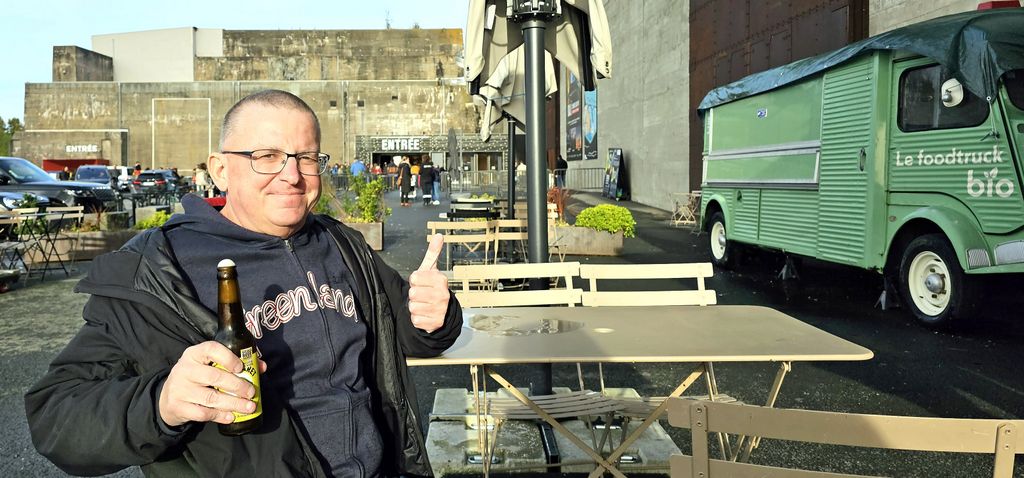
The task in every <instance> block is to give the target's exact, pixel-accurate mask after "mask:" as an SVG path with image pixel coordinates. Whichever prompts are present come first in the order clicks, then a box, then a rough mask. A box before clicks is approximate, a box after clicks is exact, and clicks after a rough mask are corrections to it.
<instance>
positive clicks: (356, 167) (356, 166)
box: [348, 159, 366, 177]
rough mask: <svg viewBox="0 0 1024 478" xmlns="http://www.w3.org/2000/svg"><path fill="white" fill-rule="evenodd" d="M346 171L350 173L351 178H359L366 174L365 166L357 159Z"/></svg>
mask: <svg viewBox="0 0 1024 478" xmlns="http://www.w3.org/2000/svg"><path fill="white" fill-rule="evenodd" d="M348 170H349V172H350V173H352V176H353V177H355V176H360V175H362V174H363V173H365V172H366V165H365V164H363V162H362V161H360V160H358V159H357V160H355V161H352V166H349V168H348Z"/></svg>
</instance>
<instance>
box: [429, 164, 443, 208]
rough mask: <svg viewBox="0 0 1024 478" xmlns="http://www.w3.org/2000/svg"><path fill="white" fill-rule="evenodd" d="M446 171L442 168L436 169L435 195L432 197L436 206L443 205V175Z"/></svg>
mask: <svg viewBox="0 0 1024 478" xmlns="http://www.w3.org/2000/svg"><path fill="white" fill-rule="evenodd" d="M443 171H444V170H443V169H441V168H440V167H435V168H434V194H433V195H431V197H432V198H434V205H435V206H437V205H438V204H441V173H442V172H443Z"/></svg>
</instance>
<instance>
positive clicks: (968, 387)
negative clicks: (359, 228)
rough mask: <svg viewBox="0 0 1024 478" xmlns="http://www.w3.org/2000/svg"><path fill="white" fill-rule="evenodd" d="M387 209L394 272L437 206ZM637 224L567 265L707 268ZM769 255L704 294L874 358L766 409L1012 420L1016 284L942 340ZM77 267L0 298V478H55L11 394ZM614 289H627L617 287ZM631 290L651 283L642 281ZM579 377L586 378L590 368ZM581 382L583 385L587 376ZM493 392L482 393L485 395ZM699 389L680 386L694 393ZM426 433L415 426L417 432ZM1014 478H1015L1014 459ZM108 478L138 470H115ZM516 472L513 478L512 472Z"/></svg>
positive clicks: (630, 369) (774, 451)
mask: <svg viewBox="0 0 1024 478" xmlns="http://www.w3.org/2000/svg"><path fill="white" fill-rule="evenodd" d="M386 199H387V200H388V202H389V204H390V205H391V207H393V209H394V214H393V215H392V216H391V217H390V218H389V219H388V221H387V224H386V225H385V250H384V251H383V252H382V253H381V255H382V256H383V257H384V259H385V260H386V261H387V262H388V263H389V264H390V265H392V267H394V268H395V269H397V270H398V271H400V272H402V273H403V274H405V275H407V274H408V273H410V272H412V271H413V270H414V269H415V268H416V267H417V266H418V265H419V263H420V260H421V259H422V257H423V253H424V252H425V250H426V228H425V223H426V221H427V220H433V219H436V217H437V214H438V213H439V212H443V211H444V210H446V209H447V207H446V205H447V204H446V203H443V204H442V205H440V206H424V205H422V203H420V202H415V203H414V206H412V207H407V208H403V207H399V206H398V204H397V202H398V196H397V193H396V192H390V193H388V194H387V195H386ZM599 202H609V201H607V200H604V199H602V198H599V197H597V196H596V195H593V194H577V195H576V196H575V197H574V198H572V199H571V200H570V207H569V212H570V215H571V214H573V213H578V212H579V210H581V209H582V208H583V207H586V206H587V205H589V204H594V203H599ZM621 205H624V206H626V207H628V208H630V209H631V210H632V211H633V213H634V217H635V218H636V219H637V222H638V226H637V233H638V237H637V238H633V239H628V240H627V241H626V246H625V250H624V251H623V254H622V255H621V256H618V257H573V256H569V257H567V258H566V260H570V259H571V260H579V261H581V262H594V263H637V264H643V263H659V262H695V261H707V260H708V253H707V246H706V242H707V235H706V234H693V233H691V230H690V229H686V228H673V227H670V226H669V225H668V223H667V219H668V213H667V212H665V211H661V210H657V209H654V208H649V207H645V206H642V205H637V204H633V203H628V202H623V203H621ZM781 266H782V258H781V256H780V255H778V254H773V253H766V252H759V251H752V252H750V253H748V254H746V255H745V256H744V260H743V261H742V262H741V264H740V267H739V268H738V269H737V270H736V271H722V270H717V269H716V271H715V277H713V278H712V279H710V280H709V281H708V287H709V288H713V289H715V290H716V291H717V293H718V297H719V303H721V304H749V305H765V306H770V307H773V308H776V309H778V310H781V311H783V312H785V313H787V314H789V315H791V316H793V317H796V318H797V319H799V320H801V321H804V322H806V323H808V324H811V325H814V326H816V327H818V328H821V329H823V330H825V331H828V332H830V333H832V334H835V335H838V336H840V337H843V338H845V339H847V340H850V341H853V342H855V343H858V344H860V345H863V346H865V347H867V348H869V349H871V350H872V351H874V353H875V357H874V358H873V359H872V360H869V361H865V362H848V363H797V364H794V366H793V371H792V372H791V373H790V374H789V375H788V376H787V378H786V380H785V383H784V385H783V388H782V393H781V395H780V397H779V400H778V402H777V406H779V407H789V408H801V409H813V410H830V411H843V412H857V413H875V414H892V415H913V416H935V417H957V418H1004V419H1020V418H1021V417H1022V416H1024V374H1022V373H1021V368H1020V364H1021V363H1024V360H1022V359H1024V348H1022V347H1021V343H1022V338H1024V323H1022V321H1021V320H1020V319H1021V316H1022V313H1021V311H1022V310H1024V307H1022V306H1024V295H1022V294H1020V292H1019V291H1020V290H1021V285H1024V284H1022V281H1021V280H1020V277H1012V278H1004V280H1003V281H1001V282H999V283H992V284H991V285H986V293H985V298H986V301H988V302H989V305H988V307H987V308H986V310H985V311H984V313H983V314H982V317H980V318H979V319H978V320H977V321H976V322H975V323H973V324H972V325H971V327H969V328H968V330H965V331H961V332H955V333H949V332H941V331H934V330H930V329H927V328H924V327H922V326H920V325H918V324H917V323H915V322H914V320H913V319H912V318H910V317H909V316H908V315H907V314H906V313H904V312H902V311H899V310H895V311H893V310H890V311H884V312H883V311H881V310H880V309H878V308H876V307H874V304H875V301H876V299H877V297H878V293H879V292H880V291H881V279H880V277H879V276H878V275H877V274H874V273H871V272H867V271H860V270H856V269H852V268H847V267H841V266H836V265H832V264H827V263H823V262H818V261H813V260H805V261H803V264H802V266H801V268H800V270H799V272H800V279H798V280H792V281H781V280H778V279H777V278H776V274H777V273H778V271H779V270H780V269H781ZM87 268H88V264H87V263H85V264H80V265H79V269H80V270H79V272H78V274H77V275H73V276H72V277H70V278H68V279H63V278H59V279H50V278H48V279H47V280H46V281H45V282H42V283H40V282H39V281H38V279H34V280H33V281H32V282H31V283H30V284H29V285H28V286H23V285H21V284H19V285H18V286H16V287H15V289H14V290H12V291H11V292H9V293H6V294H2V295H0V311H3V313H2V317H0V426H2V427H3V429H4V430H7V431H8V432H7V433H5V434H4V435H5V437H4V438H3V439H2V440H0V476H3V477H7V476H15V477H20V476H47V477H48V476H66V475H64V474H63V473H61V472H60V471H59V470H58V469H56V468H55V467H54V466H53V465H51V464H49V463H48V462H47V461H46V460H45V459H44V458H43V457H41V456H39V455H38V454H37V453H36V452H35V450H34V449H33V447H32V445H31V443H30V440H29V437H28V430H27V425H26V422H25V417H24V406H23V402H22V395H23V393H24V391H25V390H26V389H27V388H28V386H29V385H31V383H32V382H33V381H34V380H36V379H37V378H38V377H39V376H40V375H42V374H43V373H44V371H45V370H46V366H47V364H48V363H49V361H50V360H52V358H53V357H54V356H55V355H56V354H57V352H59V350H60V349H61V348H62V347H63V345H64V344H65V343H66V342H67V340H68V339H69V338H70V337H71V335H73V334H74V332H75V331H76V330H77V328H78V327H79V325H80V323H81V318H80V311H81V308H82V305H83V304H84V302H85V297H84V296H81V295H79V294H73V293H72V292H71V289H72V287H73V286H74V283H75V282H76V281H77V279H78V278H80V276H81V273H82V272H83V271H84V270H86V269H87ZM620 286H621V287H622V289H623V290H628V289H629V288H630V287H632V284H630V283H625V284H620ZM642 286H643V287H658V286H659V285H658V284H657V283H656V282H652V283H651V284H647V283H645V284H643V285H642ZM501 371H502V374H503V375H505V376H506V377H508V378H509V379H510V380H511V381H512V382H513V383H517V384H526V383H530V382H531V381H532V380H533V379H534V378H535V377H536V376H537V373H538V372H537V370H536V368H534V367H526V366H520V367H517V366H509V367H504V368H502V369H501ZM688 371H689V370H688V368H687V367H685V366H676V365H626V364H614V365H610V366H607V367H605V377H606V382H607V385H608V386H610V387H633V388H635V389H637V390H638V391H639V392H640V393H641V394H645V395H664V394H665V393H667V392H668V391H669V390H670V389H671V388H672V387H673V386H674V385H675V384H677V383H678V382H679V380H680V379H681V378H682V377H683V376H684V375H685V374H686V373H687V372H688ZM591 372H592V373H593V372H594V371H593V370H591ZM775 372H776V367H775V366H772V365H769V364H765V365H744V364H718V365H716V373H717V376H718V380H719V386H720V388H721V389H722V391H723V392H725V393H728V394H730V395H732V396H734V397H737V398H739V399H740V400H743V401H746V402H748V403H759V402H762V401H763V400H764V398H765V395H766V390H767V388H768V387H769V386H770V385H771V382H772V380H773V379H774V376H775ZM411 373H412V376H413V380H414V381H415V383H416V387H417V391H418V396H419V402H420V403H419V406H420V410H421V413H422V416H426V415H427V414H429V412H430V407H431V403H432V400H433V392H434V390H436V389H437V388H450V387H461V388H467V387H469V386H470V385H471V382H470V379H469V374H468V370H467V369H466V368H465V367H419V368H414V369H413V370H412V372H411ZM553 381H554V384H555V385H556V386H557V385H563V386H572V385H573V384H575V383H576V374H575V367H573V366H565V367H561V366H556V367H554V373H553ZM588 381H590V382H591V383H596V378H595V376H590V377H588ZM494 386H495V385H493V384H492V385H491V386H490V387H491V388H492V389H493V387H494ZM701 390H702V385H701V384H700V383H699V382H698V384H696V385H695V386H694V390H693V391H694V393H697V392H700V391H701ZM663 424H664V425H665V426H666V428H667V429H668V430H669V433H670V435H671V436H672V437H673V438H674V439H675V440H676V442H677V443H678V444H679V445H680V447H681V448H682V449H683V451H684V452H688V451H689V449H690V446H689V441H690V440H689V431H688V430H682V429H674V428H671V427H668V425H667V423H663ZM425 426H426V424H425ZM752 461H753V462H755V463H759V464H765V465H785V466H800V467H807V468H809V469H816V470H823V471H836V472H847V473H864V474H877V475H886V476H904V477H975V476H991V470H992V460H991V459H989V458H988V457H987V456H979V455H962V454H937V453H918V452H905V453H904V452H890V451H877V450H862V449H850V448H846V447H832V446H813V445H807V444H803V443H789V442H778V441H771V440H765V441H763V442H762V444H761V446H760V447H759V448H758V449H757V450H756V452H755V454H754V457H753V460H752ZM1017 468H1018V470H1017V471H1016V473H1015V475H1014V476H1024V470H1022V468H1024V464H1022V465H1019V466H1018V467H1017ZM116 476H140V473H138V470H127V471H125V472H122V473H120V474H118V475H116ZM518 476H522V475H518Z"/></svg>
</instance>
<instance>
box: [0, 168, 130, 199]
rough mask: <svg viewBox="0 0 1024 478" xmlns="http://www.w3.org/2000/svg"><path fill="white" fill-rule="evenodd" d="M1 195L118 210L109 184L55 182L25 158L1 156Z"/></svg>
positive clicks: (114, 195) (115, 197)
mask: <svg viewBox="0 0 1024 478" xmlns="http://www.w3.org/2000/svg"><path fill="white" fill-rule="evenodd" d="M0 192H8V193H16V194H24V193H32V194H35V195H39V196H46V197H48V198H49V199H50V204H51V205H53V206H85V210H86V211H96V210H112V209H116V208H117V205H118V204H117V202H118V201H117V196H116V194H114V190H113V189H110V185H109V184H96V183H85V182H78V181H58V180H56V179H53V178H52V177H50V176H49V175H48V174H46V171H43V170H42V169H41V168H40V167H39V166H36V165H35V164H32V163H31V162H30V161H28V160H27V159H23V158H12V157H7V156H0Z"/></svg>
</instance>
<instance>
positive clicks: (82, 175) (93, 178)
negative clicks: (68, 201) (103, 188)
mask: <svg viewBox="0 0 1024 478" xmlns="http://www.w3.org/2000/svg"><path fill="white" fill-rule="evenodd" d="M75 181H82V182H86V183H96V184H107V185H109V186H110V187H112V188H116V187H117V179H115V178H114V177H113V176H112V175H111V174H110V169H108V168H107V167H106V166H104V165H100V164H89V165H85V166H79V167H78V170H76V171H75Z"/></svg>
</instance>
